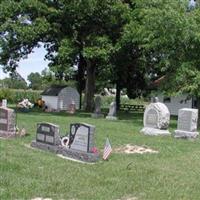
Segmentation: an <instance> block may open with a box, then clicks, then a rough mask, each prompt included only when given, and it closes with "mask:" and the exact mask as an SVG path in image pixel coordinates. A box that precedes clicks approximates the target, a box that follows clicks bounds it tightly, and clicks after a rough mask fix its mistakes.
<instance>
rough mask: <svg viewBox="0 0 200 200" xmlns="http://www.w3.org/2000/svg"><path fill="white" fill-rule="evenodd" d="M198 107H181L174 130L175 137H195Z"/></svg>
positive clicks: (196, 133) (196, 134)
mask: <svg viewBox="0 0 200 200" xmlns="http://www.w3.org/2000/svg"><path fill="white" fill-rule="evenodd" d="M197 121H198V109H190V108H183V109H180V110H179V112H178V125H177V130H175V135H174V136H175V137H176V138H196V137H197V136H198V135H199V133H198V132H197Z"/></svg>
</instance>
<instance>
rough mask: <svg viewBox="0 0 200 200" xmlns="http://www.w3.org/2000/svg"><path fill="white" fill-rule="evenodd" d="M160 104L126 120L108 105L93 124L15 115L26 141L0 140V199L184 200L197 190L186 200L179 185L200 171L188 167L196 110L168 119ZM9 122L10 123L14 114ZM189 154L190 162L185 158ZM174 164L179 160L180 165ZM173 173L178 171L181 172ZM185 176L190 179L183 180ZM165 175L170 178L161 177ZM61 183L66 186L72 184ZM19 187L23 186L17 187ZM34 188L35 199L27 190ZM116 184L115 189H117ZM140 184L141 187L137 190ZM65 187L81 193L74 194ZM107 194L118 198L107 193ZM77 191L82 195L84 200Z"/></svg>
mask: <svg viewBox="0 0 200 200" xmlns="http://www.w3.org/2000/svg"><path fill="white" fill-rule="evenodd" d="M98 101H99V100H98ZM160 104H161V103H159V102H149V104H147V105H146V109H145V111H144V113H141V112H139V113H138V112H129V113H127V112H125V111H120V112H115V110H114V111H113V110H112V109H113V103H111V105H110V109H107V110H105V109H101V106H100V107H99V109H100V110H101V114H103V115H104V116H105V117H104V118H102V117H100V118H96V117H92V114H90V113H85V112H83V111H76V113H75V114H74V115H71V114H70V113H68V112H67V111H66V112H65V113H63V112H61V113H57V112H56V113H55V112H44V111H40V112H39V111H38V110H36V111H34V110H31V111H30V112H28V113H27V112H15V120H16V124H17V125H18V126H20V124H21V123H22V122H23V123H24V124H25V129H26V131H27V132H28V133H29V135H28V136H27V137H21V138H19V137H12V138H11V137H10V138H9V139H8V137H5V136H4V135H1V138H4V139H3V140H2V139H0V144H1V145H0V150H1V157H0V160H1V162H0V165H1V168H0V170H1V172H2V173H3V177H4V180H5V181H6V182H2V185H1V191H2V192H1V196H2V197H3V199H16V198H19V197H22V196H23V198H24V199H34V198H35V199H37V198H39V197H40V198H41V199H45V198H50V199H62V198H63V199H71V198H75V199H93V198H95V199H107V196H109V199H119V198H120V199H124V198H125V199H126V198H127V199H129V198H130V199H131V198H136V199H140V198H141V197H142V198H143V197H144V199H147V196H148V198H150V199H154V198H155V199H156V198H157V195H159V198H160V197H161V198H165V197H166V196H167V198H171V197H173V198H174V199H176V198H181V196H182V195H184V196H185V197H188V198H189V197H190V193H193V196H195V194H194V191H195V188H193V187H191V188H190V190H189V189H188V190H189V191H190V193H188V191H185V190H184V189H183V188H182V187H178V185H179V184H181V183H187V184H189V186H190V185H191V186H192V184H193V182H192V183H191V184H190V183H189V180H190V179H191V178H193V177H194V178H195V179H194V180H196V178H198V177H199V174H196V173H193V172H197V171H198V165H197V166H193V170H194V171H193V172H192V171H190V163H198V162H199V161H198V159H197V158H198V156H199V155H198V148H199V145H200V142H199V139H198V137H197V136H198V132H197V129H196V125H197V123H196V122H197V110H195V109H182V110H180V111H179V112H180V113H179V115H180V116H179V118H174V117H172V119H169V113H168V110H166V107H165V106H163V105H162V104H161V105H160ZM98 105H99V104H98ZM2 110H3V111H2ZM4 110H5V111H4ZM10 110H12V109H10V108H1V119H0V121H1V123H2V122H4V121H5V120H2V119H4V118H5V116H8V115H4V114H2V113H4V112H7V111H8V112H11V111H10ZM95 110H96V109H95ZM12 111H14V110H12ZM111 111H112V114H113V113H114V115H112V116H114V117H117V119H114V120H107V119H106V116H109V114H108V113H111ZM11 113H12V112H11ZM9 116H11V117H10V118H11V119H13V117H12V115H9ZM110 116H111V115H110ZM8 121H9V120H8ZM45 121H46V122H45ZM14 123H15V122H12V124H14ZM143 126H144V127H143ZM3 127H4V126H1V129H3ZM142 127H143V128H142ZM141 129H142V130H143V131H141ZM144 129H145V130H144ZM146 129H147V131H146ZM148 129H149V130H150V134H149V130H148ZM152 131H153V132H152ZM9 134H10V132H9ZM12 134H13V132H12ZM106 137H108V138H109V140H110V143H111V146H112V153H111V155H110V156H109V158H108V160H106V161H103V160H102V154H103V148H104V144H105V138H106ZM176 138H183V139H179V140H177V139H176ZM189 154H191V155H190V156H189V157H188V155H189ZM56 155H62V157H57V156H56ZM63 158H70V159H71V160H70V159H69V160H68V159H67V160H66V159H63ZM8 159H9V160H8ZM176 159H178V160H179V162H178V163H177V161H176ZM73 160H78V161H81V162H82V163H79V162H74V161H73ZM87 163H93V165H87ZM177 164H178V166H177ZM179 167H181V168H182V170H181V171H179V169H178V168H179ZM169 169H170V170H169ZM2 170H3V171H2ZM166 170H167V171H166ZM168 170H169V171H168ZM22 171H23V173H22ZM150 171H151V173H150ZM184 171H185V172H184ZM83 172H84V173H83ZM186 172H187V174H188V175H189V176H186V174H185V173H186ZM163 173H164V174H165V175H167V174H173V176H168V177H166V176H165V175H164V174H163ZM51 176H52V177H51ZM101 176H102V178H101ZM47 177H49V178H47ZM141 178H142V180H141ZM93 179H96V180H95V184H94V185H93V189H92V191H94V192H95V194H94V193H93V192H92V191H91V189H89V187H90V185H91V182H92V181H94V180H93ZM67 180H70V184H69V181H67ZM24 181H25V182H26V185H24V184H23V182H24ZM141 181H142V182H141ZM16 182H17V183H18V184H19V185H24V186H23V188H22V187H20V188H19V187H18V189H17V188H16V187H15V186H14V185H13V184H14V183H16ZM107 182H109V183H110V184H107ZM127 182H128V183H127ZM6 183H9V184H10V186H9V188H10V189H9V190H8V191H9V192H6V190H4V188H6V187H7V186H6ZM44 183H45V184H44ZM102 183H103V184H102ZM32 184H34V185H35V186H34V187H35V189H36V188H37V192H30V191H29V189H28V188H29V187H31V185H32ZM116 184H117V185H118V186H119V187H118V186H116V187H115V186H114V185H116ZM140 184H142V185H143V186H142V187H140ZM155 184H160V189H162V192H159V193H157V192H155V191H154V189H153V187H152V185H155ZM163 184H164V185H163ZM172 184H175V185H177V187H173V186H172ZM12 185H13V186H12ZM127 186H128V187H127ZM63 187H65V188H66V189H67V192H66V190H64V189H63ZM71 187H74V188H76V187H78V188H80V189H79V190H78V191H76V192H73V191H74V190H73V189H70V188H71ZM99 187H101V189H99ZM42 188H45V190H43V189H42ZM167 188H169V189H167ZM113 189H114V190H115V189H117V190H118V191H117V192H115V193H113V192H112V191H113ZM163 189H164V190H163ZM13 190H15V191H16V192H13ZM69 191H70V192H69ZM83 191H87V193H82V192H83ZM133 191H134V192H133ZM175 191H176V193H173V192H175ZM124 192H125V193H126V195H124ZM141 192H142V193H143V194H142V195H141ZM105 193H106V195H105ZM197 194H198V192H197Z"/></svg>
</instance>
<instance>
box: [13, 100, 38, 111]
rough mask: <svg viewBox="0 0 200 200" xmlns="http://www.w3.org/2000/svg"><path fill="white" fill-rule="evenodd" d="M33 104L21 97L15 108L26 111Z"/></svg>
mask: <svg viewBox="0 0 200 200" xmlns="http://www.w3.org/2000/svg"><path fill="white" fill-rule="evenodd" d="M33 106H34V104H32V103H31V102H30V101H29V100H28V99H23V100H22V101H21V102H19V103H18V104H17V108H19V109H20V110H22V111H24V112H26V111H28V110H29V109H31V108H33Z"/></svg>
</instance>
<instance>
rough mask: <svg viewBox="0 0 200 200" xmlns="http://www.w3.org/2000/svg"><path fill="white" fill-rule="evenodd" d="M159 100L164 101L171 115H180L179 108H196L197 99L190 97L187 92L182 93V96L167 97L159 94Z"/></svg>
mask: <svg viewBox="0 0 200 200" xmlns="http://www.w3.org/2000/svg"><path fill="white" fill-rule="evenodd" d="M157 97H158V99H159V102H162V103H164V104H165V105H166V106H167V107H168V109H169V112H170V114H171V115H175V116H177V115H178V110H179V109H181V108H196V99H195V98H188V95H187V94H182V95H180V96H171V97H169V96H168V97H167V96H164V95H161V94H160V95H157Z"/></svg>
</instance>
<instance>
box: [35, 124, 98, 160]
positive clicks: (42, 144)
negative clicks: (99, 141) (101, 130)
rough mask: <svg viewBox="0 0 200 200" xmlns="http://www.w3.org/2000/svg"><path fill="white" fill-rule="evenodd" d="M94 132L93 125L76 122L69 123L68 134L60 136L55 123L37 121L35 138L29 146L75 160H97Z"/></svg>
mask: <svg viewBox="0 0 200 200" xmlns="http://www.w3.org/2000/svg"><path fill="white" fill-rule="evenodd" d="M94 132H95V127H94V126H92V125H89V124H85V123H76V124H71V125H70V134H69V136H63V137H60V135H59V127H58V126H57V125H55V124H51V123H39V124H38V125H37V133H36V140H33V141H32V143H31V146H32V147H35V148H39V149H42V150H46V151H50V152H53V153H56V154H61V155H63V156H65V157H69V158H72V159H75V160H81V161H84V162H96V161H98V160H99V153H98V152H97V151H96V152H95V151H94V149H96V147H95V143H94Z"/></svg>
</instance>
